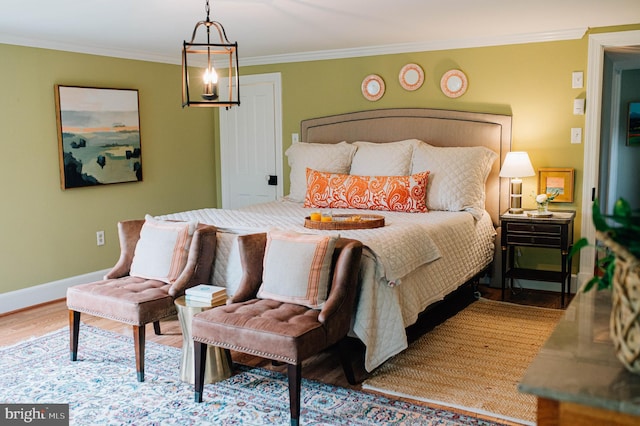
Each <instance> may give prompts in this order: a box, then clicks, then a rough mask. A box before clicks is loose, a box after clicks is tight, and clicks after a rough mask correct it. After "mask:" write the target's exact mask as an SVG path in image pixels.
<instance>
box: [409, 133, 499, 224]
mask: <svg viewBox="0 0 640 426" xmlns="http://www.w3.org/2000/svg"><path fill="white" fill-rule="evenodd" d="M497 158H498V154H496V153H495V152H493V151H491V150H490V149H489V148H485V147H482V146H473V147H437V146H432V145H429V144H427V143H424V142H423V143H421V144H420V145H419V146H417V147H415V148H414V150H413V165H412V170H411V172H412V173H419V172H423V171H425V170H429V171H430V172H431V173H430V175H429V185H428V186H427V208H428V209H429V210H444V211H467V212H469V213H471V214H472V215H473V217H474V218H476V219H480V218H481V217H482V214H483V212H484V210H485V208H484V202H485V183H486V181H487V176H489V172H490V171H491V167H492V166H493V163H495V161H496V159H497Z"/></svg>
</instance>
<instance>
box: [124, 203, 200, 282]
mask: <svg viewBox="0 0 640 426" xmlns="http://www.w3.org/2000/svg"><path fill="white" fill-rule="evenodd" d="M144 219H145V221H144V224H143V225H142V229H141V230H140V239H139V240H138V243H137V244H136V249H135V252H134V255H133V261H132V262H131V271H130V272H129V275H131V276H132V277H139V278H146V279H148V280H158V281H163V282H165V283H167V284H173V282H175V280H176V279H177V278H178V276H180V274H181V273H182V270H183V269H184V267H185V265H186V264H187V257H188V255H189V248H190V246H191V238H192V237H193V233H194V232H195V230H196V227H197V226H198V222H195V221H192V222H172V221H163V220H156V219H154V218H153V217H151V216H150V215H146V216H145V218H144Z"/></svg>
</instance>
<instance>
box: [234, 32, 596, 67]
mask: <svg viewBox="0 0 640 426" xmlns="http://www.w3.org/2000/svg"><path fill="white" fill-rule="evenodd" d="M587 30H588V29H587V28H574V29H569V30H561V31H547V32H542V33H530V34H515V35H508V36H495V37H478V38H472V39H460V40H442V41H435V42H413V43H402V44H390V45H382V46H370V47H363V48H352V49H334V50H320V51H315V52H302V53H292V54H284V55H269V56H256V57H251V58H244V59H243V58H240V65H241V66H250V65H269V64H278V63H286V62H306V61H320V60H327V59H345V58H357V57H363V56H377V55H391V54H397V53H411V52H430V51H437V50H453V49H465V48H473V47H489V46H503V45H509V44H525V43H540V42H548V41H561V40H577V39H581V38H582V37H584V35H585V34H586V33H587Z"/></svg>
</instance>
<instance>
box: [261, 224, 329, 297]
mask: <svg viewBox="0 0 640 426" xmlns="http://www.w3.org/2000/svg"><path fill="white" fill-rule="evenodd" d="M338 237H339V236H338V235H311V234H299V233H297V232H292V231H280V230H272V231H269V233H268V234H267V246H266V250H265V254H264V261H263V262H264V269H263V273H262V284H261V285H260V289H259V290H258V297H259V298H261V299H272V300H277V301H280V302H285V303H294V304H297V305H303V306H306V307H308V308H311V309H321V308H322V306H323V304H324V302H325V301H326V300H327V294H328V292H329V277H330V275H331V260H332V257H333V250H334V248H335V246H336V241H337V239H338Z"/></svg>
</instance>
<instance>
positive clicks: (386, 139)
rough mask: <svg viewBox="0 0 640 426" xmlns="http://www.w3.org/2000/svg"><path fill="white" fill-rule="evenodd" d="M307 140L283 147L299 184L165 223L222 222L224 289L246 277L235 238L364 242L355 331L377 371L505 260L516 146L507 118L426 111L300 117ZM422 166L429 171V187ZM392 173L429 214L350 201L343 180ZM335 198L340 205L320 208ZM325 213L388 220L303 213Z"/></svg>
mask: <svg viewBox="0 0 640 426" xmlns="http://www.w3.org/2000/svg"><path fill="white" fill-rule="evenodd" d="M301 140H302V141H304V142H301V143H298V144H294V145H293V146H292V147H291V148H289V150H288V151H287V157H288V161H289V164H290V165H291V175H290V179H291V191H290V194H288V195H287V196H286V197H285V198H284V199H281V200H278V201H274V202H270V203H263V204H257V205H252V206H248V207H244V208H242V209H239V210H223V209H200V210H193V211H186V212H177V213H173V214H169V215H164V216H161V217H160V218H163V219H173V220H197V221H199V222H202V223H209V224H213V225H216V226H218V229H219V231H220V232H219V233H218V252H217V255H216V262H215V265H214V274H213V277H212V282H213V283H215V284H216V285H223V286H226V287H227V289H228V292H229V293H233V292H234V290H235V288H236V286H237V283H238V282H239V278H240V276H241V269H240V264H239V258H238V256H237V244H235V238H236V237H237V235H239V234H247V233H255V232H265V231H268V230H270V229H274V228H278V229H287V230H292V231H297V232H304V233H326V232H334V233H335V232H339V233H340V235H341V236H345V237H348V238H355V239H358V240H360V241H362V242H363V243H364V246H365V249H364V251H363V261H362V266H361V270H360V278H359V281H360V283H359V284H360V289H359V294H358V302H357V308H356V311H355V312H354V317H353V323H352V328H351V334H352V336H354V337H357V338H358V339H360V340H361V341H362V342H363V343H364V345H365V348H366V349H365V368H366V370H367V371H372V370H373V369H375V368H376V367H378V366H379V365H381V364H382V363H383V362H384V361H385V360H387V359H389V358H390V357H392V356H393V355H395V354H397V353H399V352H401V351H402V350H404V349H405V348H407V346H408V342H407V336H406V331H405V330H406V328H407V327H408V326H410V325H412V324H414V323H415V322H416V321H417V319H418V316H419V314H420V313H422V312H423V311H424V310H425V309H426V308H427V307H429V306H430V305H432V304H433V303H436V302H439V301H441V300H442V299H443V298H444V297H445V296H446V295H448V294H450V293H452V292H453V291H455V290H457V289H458V288H459V287H460V286H461V285H463V284H465V283H467V282H469V281H470V280H471V279H473V278H475V277H478V276H479V275H480V274H483V273H485V272H486V271H487V270H491V265H492V262H493V259H494V257H495V258H496V259H497V258H499V256H495V252H496V247H495V241H496V239H495V238H496V235H497V233H498V232H499V229H498V225H499V214H500V212H501V211H502V210H504V209H506V208H507V206H508V201H509V193H508V183H507V182H501V179H500V178H499V176H498V174H499V169H500V165H501V164H502V161H503V160H504V157H505V156H506V153H507V152H508V151H509V149H510V145H511V117H510V116H508V115H497V114H486V113H473V112H461V111H448V110H435V109H422V108H410V109H407V108H400V109H381V110H371V111H360V112H353V113H347V114H340V115H333V116H327V117H320V118H312V119H307V120H304V121H302V123H301ZM338 151H339V153H337V152H338ZM345 152H346V153H345ZM407 158H408V166H407ZM323 161H324V163H323V164H322V162H323ZM316 166H317V167H316ZM425 168H428V169H429V170H428V172H429V174H428V175H427V177H426V178H425V179H426V180H425V182H426V187H424V188H423V187H422V186H421V185H422V184H423V183H424V182H423V181H422V180H421V178H422V176H423V174H424V173H425V170H423V169H425ZM318 169H323V170H318ZM345 171H346V173H344V172H345ZM396 174H397V176H401V177H402V179H403V180H402V179H400V177H398V179H400V180H401V181H402V182H403V184H406V185H408V186H407V188H405V189H407V191H408V192H410V193H411V194H418V197H417V198H419V199H421V200H423V202H424V200H425V199H426V203H425V207H426V208H427V210H428V212H425V213H423V212H422V211H423V209H422V206H421V205H420V202H418V203H417V204H416V203H415V202H414V203H413V204H412V205H411V209H413V210H411V209H409V210H410V211H412V212H406V211H405V210H407V209H404V210H403V208H398V209H397V208H395V205H388V206H383V205H380V203H374V204H373V205H369V206H368V208H367V209H363V207H367V206H366V205H362V203H361V201H362V200H361V199H360V198H358V199H357V200H356V201H357V202H356V201H353V199H355V198H357V197H355V198H354V197H352V198H349V199H347V200H346V201H345V196H344V194H345V192H349V191H344V186H340V185H341V184H342V183H341V182H343V181H350V180H351V179H360V178H361V177H362V178H366V179H375V178H373V176H385V177H389V179H390V180H391V182H392V183H393V185H400V184H398V183H397V182H396ZM480 175H481V176H480ZM416 176H417V177H416ZM479 176H480V177H479ZM408 177H411V178H410V179H409V178H408ZM325 178H326V179H325ZM310 179H311V180H310ZM317 179H320V180H322V179H325V181H326V182H329V181H330V182H338V184H337V185H338V186H336V187H334V186H332V185H333V184H332V185H328V186H326V185H325V186H323V187H322V188H321V189H322V190H321V191H320V192H317V193H314V192H313V191H312V189H311V188H316V187H317V185H315V184H314V183H315V182H317V181H318V180H317ZM341 179H342V180H341ZM479 179H480V182H478V180H479ZM312 182H313V184H312ZM393 185H392V186H393ZM327 188H328V189H327ZM336 188H342V189H343V190H341V191H340V190H338V189H336ZM421 188H422V189H424V191H425V192H426V198H425V194H424V193H421V192H420V189H421ZM323 191H324V192H323ZM327 191H329V196H328V198H327ZM392 192H393V191H392ZM420 194H421V195H420ZM387 195H388V194H387ZM420 197H421V198H420ZM346 198H348V197H346ZM414 201H415V200H414ZM418 201H420V200H418ZM327 202H329V203H333V204H330V205H329V207H326V204H325V205H323V204H322V203H327ZM318 203H320V204H318ZM344 203H346V204H344ZM403 205H404V206H406V204H403ZM318 206H320V207H318ZM319 208H322V209H325V210H326V209H327V208H329V209H330V211H331V212H332V213H333V214H334V215H337V214H365V213H367V214H369V213H374V214H377V215H382V216H384V218H385V226H384V227H381V228H375V229H362V230H341V231H324V230H318V229H309V228H306V227H304V218H305V217H307V216H309V214H310V212H311V211H312V210H318V209H319ZM370 209H374V210H370ZM396 210H400V211H396ZM496 270H498V268H495V267H494V268H493V271H494V272H493V274H492V275H493V276H494V277H496V275H497V274H496V273H495V271H496ZM498 279H499V277H498Z"/></svg>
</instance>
